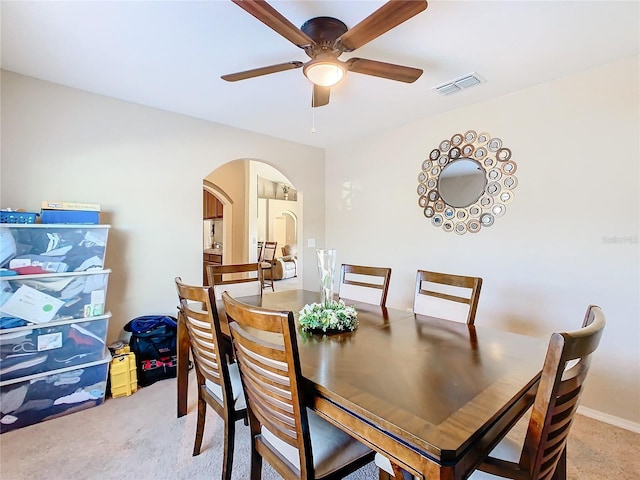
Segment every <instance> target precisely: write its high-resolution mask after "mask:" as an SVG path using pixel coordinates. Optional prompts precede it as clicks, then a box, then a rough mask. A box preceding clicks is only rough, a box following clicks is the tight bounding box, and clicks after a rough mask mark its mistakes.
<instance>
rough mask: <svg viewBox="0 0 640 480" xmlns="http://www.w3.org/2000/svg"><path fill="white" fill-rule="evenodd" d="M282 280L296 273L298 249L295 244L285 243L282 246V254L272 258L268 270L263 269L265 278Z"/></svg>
mask: <svg viewBox="0 0 640 480" xmlns="http://www.w3.org/2000/svg"><path fill="white" fill-rule="evenodd" d="M271 275H273V279H274V280H283V279H285V278H292V277H295V276H297V275H298V250H297V248H296V246H295V245H285V246H284V247H282V256H281V257H277V258H274V259H273V266H272V268H271V269H270V270H267V271H264V276H265V278H271Z"/></svg>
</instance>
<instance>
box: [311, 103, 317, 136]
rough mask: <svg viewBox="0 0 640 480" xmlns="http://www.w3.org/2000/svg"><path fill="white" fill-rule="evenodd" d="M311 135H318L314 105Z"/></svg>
mask: <svg viewBox="0 0 640 480" xmlns="http://www.w3.org/2000/svg"><path fill="white" fill-rule="evenodd" d="M312 103H313V102H312ZM311 133H316V109H315V108H313V105H312V106H311Z"/></svg>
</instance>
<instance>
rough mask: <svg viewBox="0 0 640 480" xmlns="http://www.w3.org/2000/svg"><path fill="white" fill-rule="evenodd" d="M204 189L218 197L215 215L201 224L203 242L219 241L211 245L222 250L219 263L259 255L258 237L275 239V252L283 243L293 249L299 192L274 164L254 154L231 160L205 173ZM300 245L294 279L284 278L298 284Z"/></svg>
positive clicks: (298, 222)
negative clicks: (219, 205)
mask: <svg viewBox="0 0 640 480" xmlns="http://www.w3.org/2000/svg"><path fill="white" fill-rule="evenodd" d="M203 190H204V191H206V192H208V193H210V194H212V195H214V196H215V197H216V198H217V199H218V201H220V202H221V203H222V214H221V215H219V216H218V217H219V218H215V219H211V220H210V221H209V222H206V223H204V225H203V246H204V248H207V247H209V248H211V247H219V248H215V249H212V250H214V251H216V252H218V253H220V254H221V259H222V263H224V264H231V263H247V262H255V261H257V260H258V259H257V242H258V241H267V240H269V241H277V242H278V248H277V257H281V256H282V247H284V246H285V245H291V246H293V247H294V249H297V248H296V247H297V243H298V240H299V239H302V232H301V229H302V194H301V193H300V192H298V191H297V190H296V189H295V185H293V183H292V182H291V181H290V180H289V179H288V178H287V177H286V176H285V175H284V174H283V173H282V172H280V171H279V170H278V169H276V168H275V167H273V166H271V165H269V164H267V163H265V162H261V161H258V160H249V159H241V160H233V161H230V162H227V163H225V164H224V165H221V166H220V167H218V168H216V169H215V170H213V171H212V172H211V173H210V174H209V175H207V176H206V177H205V178H204V179H203ZM204 208H205V204H204V203H203V210H204ZM203 222H205V221H204V220H203ZM212 227H213V229H214V230H215V235H212ZM220 229H222V232H220ZM276 236H277V237H278V238H277V239H276V238H275V237H276ZM221 238H222V239H223V240H222V241H220V239H221ZM301 250H302V249H297V251H298V252H299V253H300V258H298V259H297V262H296V263H297V266H298V267H297V273H296V277H295V280H290V279H287V280H288V281H287V282H286V285H287V287H286V288H301V286H302V278H303V277H302V256H301V254H302V251H301ZM205 258H207V257H206V254H205ZM276 280H278V279H276ZM284 284H285V282H282V285H284ZM276 285H277V282H276Z"/></svg>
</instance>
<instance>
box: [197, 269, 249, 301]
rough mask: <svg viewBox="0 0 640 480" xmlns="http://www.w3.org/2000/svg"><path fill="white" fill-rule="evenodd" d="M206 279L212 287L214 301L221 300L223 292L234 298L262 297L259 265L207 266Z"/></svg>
mask: <svg viewBox="0 0 640 480" xmlns="http://www.w3.org/2000/svg"><path fill="white" fill-rule="evenodd" d="M207 278H208V280H209V284H210V285H212V286H213V290H214V292H215V297H216V300H220V299H221V298H222V292H224V291H225V290H227V291H229V293H231V295H232V296H234V297H244V296H248V295H260V296H262V268H261V267H260V264H259V263H238V264H231V265H212V264H209V265H207Z"/></svg>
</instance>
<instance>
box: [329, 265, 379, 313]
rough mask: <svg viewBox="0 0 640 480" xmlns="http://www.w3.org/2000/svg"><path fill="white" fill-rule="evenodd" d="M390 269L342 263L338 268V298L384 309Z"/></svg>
mask: <svg viewBox="0 0 640 480" xmlns="http://www.w3.org/2000/svg"><path fill="white" fill-rule="evenodd" d="M390 280H391V269H390V268H384V267H367V266H362V265H350V264H347V263H343V264H342V266H341V268H340V293H339V297H340V298H344V299H349V300H354V301H356V302H364V303H372V304H374V305H380V306H381V307H384V306H385V304H386V303H387V292H388V291H389V281H390Z"/></svg>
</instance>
